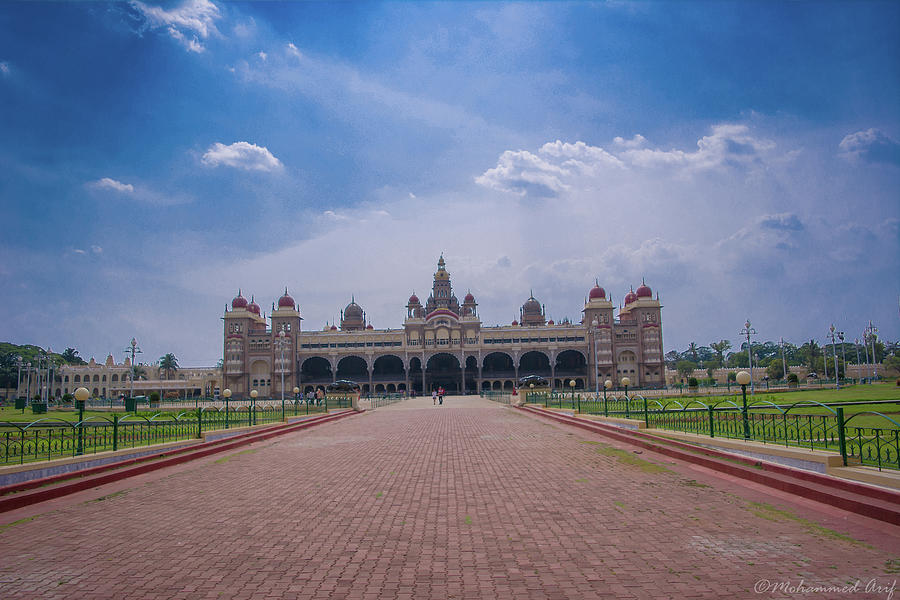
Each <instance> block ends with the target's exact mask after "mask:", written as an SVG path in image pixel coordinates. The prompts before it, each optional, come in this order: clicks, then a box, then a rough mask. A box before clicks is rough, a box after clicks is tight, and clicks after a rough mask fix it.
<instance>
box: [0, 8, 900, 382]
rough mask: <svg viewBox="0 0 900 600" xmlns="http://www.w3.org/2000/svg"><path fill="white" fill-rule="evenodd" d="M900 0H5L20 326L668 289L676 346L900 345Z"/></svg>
mask: <svg viewBox="0 0 900 600" xmlns="http://www.w3.org/2000/svg"><path fill="white" fill-rule="evenodd" d="M897 31H900V4H897V3H896V2H880V3H879V2H853V3H849V2H848V3H838V2H826V3H812V2H796V3H774V2H773V3H760V2H736V3H727V2H716V3H711V2H698V3H688V2H679V3H651V2H641V3H635V4H631V3H624V2H603V3H596V4H587V3H577V4H563V3H546V4H543V3H525V4H501V3H485V2H479V3H473V4H465V3H385V4H381V3H374V2H369V3H359V4H356V3H345V2H341V3H325V2H323V3H284V4H281V3H220V4H217V3H213V2H209V1H206V0H203V1H195V2H174V3H165V4H156V3H152V2H137V1H134V2H130V3H112V4H103V3H82V2H77V3H75V2H73V3H65V2H62V3H60V2H53V3H24V2H23V3H3V4H0V140H2V143H0V200H2V201H0V217H2V223H3V229H2V234H0V256H2V262H0V300H2V301H3V303H4V305H5V306H6V307H7V311H8V317H7V318H6V319H5V321H4V323H5V325H4V328H3V335H0V338H3V339H5V340H9V341H13V342H16V343H35V344H39V345H42V346H45V347H46V346H48V345H49V346H52V347H53V348H54V349H58V350H61V349H63V348H64V347H66V346H74V347H76V348H78V349H79V350H80V351H81V354H82V355H83V356H86V357H90V356H95V357H96V358H97V359H98V360H100V359H103V358H104V357H105V356H106V354H108V353H113V354H114V356H115V357H116V359H117V360H121V358H122V349H124V348H125V346H126V345H127V343H128V341H129V340H130V339H131V337H132V336H135V337H137V339H138V341H139V343H140V345H141V346H142V347H143V348H144V350H145V353H146V354H145V357H146V358H149V359H155V358H156V357H158V356H160V355H162V354H164V353H166V352H174V353H175V354H176V355H177V356H178V357H179V359H180V361H181V364H182V365H208V364H213V363H215V361H216V360H217V359H218V358H219V357H220V356H221V321H220V320H219V317H220V316H221V312H222V310H223V307H224V305H225V304H226V303H228V302H230V300H231V298H232V297H233V296H234V294H235V293H236V291H237V289H238V288H239V287H240V288H242V289H243V290H244V292H245V293H246V294H254V295H255V297H256V299H257V301H258V302H260V304H261V305H262V306H263V309H264V310H266V309H268V307H270V306H271V303H272V302H273V301H274V300H276V299H277V297H278V296H279V295H280V293H281V291H283V289H284V287H285V286H287V287H288V288H289V289H290V291H291V293H292V294H293V296H294V297H295V298H296V300H297V301H298V302H299V304H300V308H301V312H302V313H303V315H304V318H305V321H304V327H305V328H308V329H320V328H321V327H322V326H323V325H324V324H325V323H326V321H330V320H331V319H334V318H338V317H339V313H340V309H341V308H342V307H343V306H344V305H346V304H347V303H348V302H349V300H350V296H351V294H354V295H355V298H356V300H357V302H359V303H360V304H361V305H362V306H363V308H365V309H366V311H367V314H368V316H369V318H370V320H371V321H372V323H373V324H374V325H375V326H376V327H399V326H400V325H401V323H402V319H403V316H404V315H405V310H404V305H405V303H406V299H407V298H408V296H409V295H410V293H411V292H413V291H416V292H418V293H419V294H420V295H421V294H427V291H428V288H429V287H430V281H431V275H432V273H433V271H434V268H435V262H436V260H437V257H438V256H439V254H440V253H441V252H443V253H444V256H445V258H446V259H447V267H448V270H449V271H450V273H451V276H452V279H453V283H454V286H455V289H456V290H457V293H458V294H460V295H461V294H464V293H465V291H466V290H469V289H471V291H472V292H473V293H474V294H475V296H476V299H477V301H478V302H479V310H480V314H481V316H482V320H483V321H484V323H485V324H487V325H493V324H500V323H508V322H510V321H511V320H512V319H513V318H515V317H516V316H517V314H518V307H519V306H520V305H521V304H522V302H524V300H525V299H527V297H528V294H529V291H530V290H534V294H535V296H536V297H537V298H538V299H539V300H541V301H542V302H544V303H545V305H546V307H547V311H548V314H549V315H550V316H551V317H553V318H555V319H561V318H563V317H566V316H568V317H570V318H576V319H577V318H579V316H580V310H581V306H582V302H583V298H584V296H585V294H586V293H587V290H588V289H589V288H590V287H591V285H593V282H594V280H595V279H599V281H600V283H601V285H603V286H604V287H605V288H606V289H607V291H608V292H610V293H611V294H612V295H613V298H614V300H615V301H616V302H620V301H621V300H622V298H623V297H624V295H625V293H626V292H627V291H628V289H629V287H630V286H632V285H634V286H637V285H638V284H640V282H641V280H642V278H643V279H645V280H646V281H647V283H648V284H649V285H650V286H651V287H652V288H653V290H654V291H655V292H659V294H660V298H661V300H662V302H663V304H664V306H665V308H664V317H663V318H664V336H665V340H664V343H665V346H666V347H667V349H672V348H683V347H684V346H686V345H687V344H688V343H689V342H691V341H696V342H698V343H700V344H707V343H709V342H710V341H714V340H718V339H722V338H726V339H731V340H732V342H733V343H734V344H735V345H736V346H737V345H738V331H739V329H740V328H741V326H742V324H743V322H744V320H745V319H747V318H749V319H750V320H751V321H752V323H753V324H754V327H755V328H756V329H757V331H758V332H759V338H760V339H761V340H768V339H772V340H776V339H778V338H779V337H781V336H784V337H785V339H787V340H790V341H793V342H795V343H802V342H803V341H805V340H808V339H810V338H816V339H818V340H819V341H820V342H821V341H823V339H824V335H825V333H826V331H827V329H828V326H829V325H830V324H831V323H832V322H833V323H834V324H835V325H836V327H838V328H839V329H842V330H844V331H846V332H847V334H848V337H849V339H853V337H855V336H858V335H859V334H860V333H861V331H862V328H863V327H864V326H865V324H866V323H867V322H868V320H869V319H871V320H873V321H874V322H875V324H876V325H877V326H878V327H879V329H880V333H881V335H882V337H886V338H888V339H892V340H895V339H897V338H898V337H900V323H898V297H900V201H898V199H900V193H898V190H900V142H898V140H900V37H898V36H897V35H896V32H897Z"/></svg>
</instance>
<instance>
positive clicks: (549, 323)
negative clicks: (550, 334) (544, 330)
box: [547, 319, 555, 325]
mask: <svg viewBox="0 0 900 600" xmlns="http://www.w3.org/2000/svg"><path fill="white" fill-rule="evenodd" d="M547 325H555V323H554V322H553V319H550V320H549V321H547Z"/></svg>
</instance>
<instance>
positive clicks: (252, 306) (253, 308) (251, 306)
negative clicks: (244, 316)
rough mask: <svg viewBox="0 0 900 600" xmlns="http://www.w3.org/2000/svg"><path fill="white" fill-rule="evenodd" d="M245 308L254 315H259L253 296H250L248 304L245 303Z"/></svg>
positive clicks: (257, 305)
mask: <svg viewBox="0 0 900 600" xmlns="http://www.w3.org/2000/svg"><path fill="white" fill-rule="evenodd" d="M247 310H249V311H250V312H252V313H253V314H255V315H259V304H257V303H256V302H254V301H253V298H250V304H248V305H247Z"/></svg>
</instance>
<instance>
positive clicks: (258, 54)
mask: <svg viewBox="0 0 900 600" xmlns="http://www.w3.org/2000/svg"><path fill="white" fill-rule="evenodd" d="M256 56H258V57H259V60H266V59H267V58H269V55H268V54H266V53H265V52H263V51H262V50H260V51H259V52H257V53H256Z"/></svg>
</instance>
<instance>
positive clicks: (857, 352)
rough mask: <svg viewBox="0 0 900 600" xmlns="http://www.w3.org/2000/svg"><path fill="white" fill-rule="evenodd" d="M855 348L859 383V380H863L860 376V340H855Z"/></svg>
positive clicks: (857, 380) (857, 381)
mask: <svg viewBox="0 0 900 600" xmlns="http://www.w3.org/2000/svg"><path fill="white" fill-rule="evenodd" d="M853 347H854V348H856V383H859V380H860V379H861V377H860V376H859V367H860V364H859V338H855V339H854V340H853Z"/></svg>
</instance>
